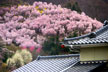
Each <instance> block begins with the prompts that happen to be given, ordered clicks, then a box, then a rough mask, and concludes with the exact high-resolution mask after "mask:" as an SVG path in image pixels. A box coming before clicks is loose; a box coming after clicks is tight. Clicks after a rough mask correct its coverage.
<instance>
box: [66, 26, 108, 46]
mask: <svg viewBox="0 0 108 72" xmlns="http://www.w3.org/2000/svg"><path fill="white" fill-rule="evenodd" d="M97 43H108V25H106V26H103V27H102V28H100V29H99V30H97V31H96V32H92V33H89V34H86V35H83V36H79V37H74V38H65V39H64V44H65V45H82V44H97Z"/></svg>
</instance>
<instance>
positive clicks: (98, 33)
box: [95, 25, 108, 35]
mask: <svg viewBox="0 0 108 72" xmlns="http://www.w3.org/2000/svg"><path fill="white" fill-rule="evenodd" d="M107 30H108V25H106V26H103V27H101V28H100V29H98V30H96V31H95V33H96V34H97V35H100V34H102V33H103V32H105V31H107ZM101 31H103V32H101Z"/></svg>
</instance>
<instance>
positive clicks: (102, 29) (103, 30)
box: [64, 25, 108, 41]
mask: <svg viewBox="0 0 108 72" xmlns="http://www.w3.org/2000/svg"><path fill="white" fill-rule="evenodd" d="M107 30H108V25H106V26H103V27H101V28H100V29H98V30H97V31H95V32H91V33H88V34H85V35H82V36H78V37H73V38H65V39H64V41H69V40H70V41H71V40H78V39H81V38H85V37H89V38H95V37H96V36H98V35H100V34H102V33H103V32H105V31H107ZM91 35H94V36H93V37H92V36H91Z"/></svg>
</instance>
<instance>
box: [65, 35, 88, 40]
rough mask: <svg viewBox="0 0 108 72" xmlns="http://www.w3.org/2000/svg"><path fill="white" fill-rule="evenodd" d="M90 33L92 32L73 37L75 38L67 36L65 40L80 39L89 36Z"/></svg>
mask: <svg viewBox="0 0 108 72" xmlns="http://www.w3.org/2000/svg"><path fill="white" fill-rule="evenodd" d="M89 35H90V33H88V34H85V35H82V36H78V37H73V38H65V39H64V40H65V41H67V40H78V39H81V38H85V37H88V36H89Z"/></svg>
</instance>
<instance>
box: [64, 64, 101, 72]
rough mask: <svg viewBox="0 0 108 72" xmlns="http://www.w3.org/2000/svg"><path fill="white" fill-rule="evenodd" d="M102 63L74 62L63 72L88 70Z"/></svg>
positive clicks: (88, 71)
mask: <svg viewBox="0 0 108 72" xmlns="http://www.w3.org/2000/svg"><path fill="white" fill-rule="evenodd" d="M100 65H102V64H80V63H78V64H76V65H74V66H72V67H71V68H69V69H67V70H66V71H64V72H90V71H91V70H93V69H95V68H97V67H99V66H100Z"/></svg>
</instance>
